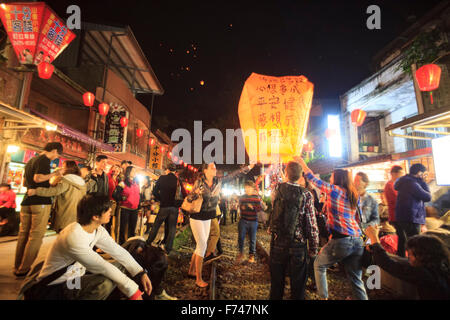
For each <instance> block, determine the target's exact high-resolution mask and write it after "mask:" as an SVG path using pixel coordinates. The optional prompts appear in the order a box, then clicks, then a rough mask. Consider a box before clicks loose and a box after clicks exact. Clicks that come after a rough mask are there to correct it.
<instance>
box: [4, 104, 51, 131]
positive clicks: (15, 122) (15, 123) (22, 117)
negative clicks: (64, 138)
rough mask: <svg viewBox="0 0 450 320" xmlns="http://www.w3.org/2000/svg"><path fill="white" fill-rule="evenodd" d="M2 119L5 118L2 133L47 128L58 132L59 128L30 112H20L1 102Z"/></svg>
mask: <svg viewBox="0 0 450 320" xmlns="http://www.w3.org/2000/svg"><path fill="white" fill-rule="evenodd" d="M0 117H1V118H4V121H5V123H4V125H3V126H2V128H1V130H2V131H7V130H23V129H34V128H45V129H48V130H56V128H57V126H56V125H55V124H53V123H51V122H49V121H47V120H45V119H42V118H40V117H36V116H34V115H32V114H30V113H28V112H25V111H23V110H19V109H17V108H14V107H13V106H10V105H8V104H6V103H3V102H1V101H0Z"/></svg>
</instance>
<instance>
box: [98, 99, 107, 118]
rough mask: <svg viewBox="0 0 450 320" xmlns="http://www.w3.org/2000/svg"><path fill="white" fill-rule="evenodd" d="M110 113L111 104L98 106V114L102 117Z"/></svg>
mask: <svg viewBox="0 0 450 320" xmlns="http://www.w3.org/2000/svg"><path fill="white" fill-rule="evenodd" d="M108 111H109V104H107V103H104V102H103V103H100V104H99V105H98V113H100V114H101V115H102V116H106V115H107V114H108Z"/></svg>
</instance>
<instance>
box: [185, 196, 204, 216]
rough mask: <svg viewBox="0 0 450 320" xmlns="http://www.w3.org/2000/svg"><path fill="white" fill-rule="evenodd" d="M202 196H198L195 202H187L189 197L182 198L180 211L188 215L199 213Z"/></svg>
mask: <svg viewBox="0 0 450 320" xmlns="http://www.w3.org/2000/svg"><path fill="white" fill-rule="evenodd" d="M202 203H203V196H202V195H201V194H199V195H198V196H197V198H196V199H195V200H189V197H186V198H184V200H183V204H182V205H181V209H183V210H184V211H186V212H188V213H191V214H192V213H199V212H200V209H201V208H202Z"/></svg>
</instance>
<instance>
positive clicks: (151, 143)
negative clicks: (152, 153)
mask: <svg viewBox="0 0 450 320" xmlns="http://www.w3.org/2000/svg"><path fill="white" fill-rule="evenodd" d="M148 144H149V145H151V146H153V145H154V144H155V139H153V138H151V139H150V140H149V141H148Z"/></svg>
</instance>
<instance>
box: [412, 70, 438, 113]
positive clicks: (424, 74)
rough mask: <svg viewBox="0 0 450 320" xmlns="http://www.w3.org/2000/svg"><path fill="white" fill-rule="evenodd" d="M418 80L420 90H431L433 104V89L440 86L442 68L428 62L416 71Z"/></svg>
mask: <svg viewBox="0 0 450 320" xmlns="http://www.w3.org/2000/svg"><path fill="white" fill-rule="evenodd" d="M416 80H417V84H418V85H419V88H420V91H430V100H431V104H433V93H432V92H431V91H433V90H436V89H437V88H439V81H440V80H441V68H440V67H439V66H438V65H436V64H433V63H431V64H426V65H424V66H422V67H420V68H419V69H418V70H417V71H416Z"/></svg>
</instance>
